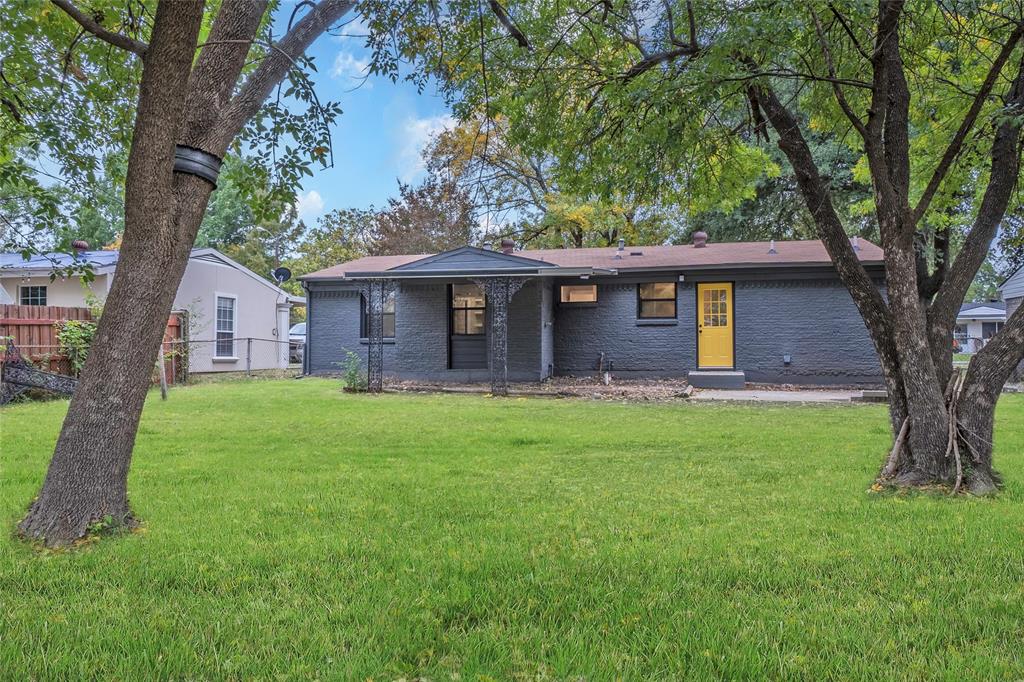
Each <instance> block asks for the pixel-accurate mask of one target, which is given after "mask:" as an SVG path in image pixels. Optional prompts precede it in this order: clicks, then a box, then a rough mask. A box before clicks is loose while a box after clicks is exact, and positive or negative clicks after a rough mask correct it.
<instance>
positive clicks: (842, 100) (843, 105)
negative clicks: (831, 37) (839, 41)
mask: <svg viewBox="0 0 1024 682" xmlns="http://www.w3.org/2000/svg"><path fill="white" fill-rule="evenodd" d="M809 9H810V12H811V18H812V19H814V30H815V32H816V33H817V34H818V43H820V44H821V52H822V55H824V57H825V64H826V66H827V67H828V75H829V78H831V79H832V92H833V93H834V94H835V98H836V101H837V102H838V103H839V108H840V109H842V110H843V113H844V114H846V118H848V119H850V123H852V124H853V127H854V128H855V129H856V130H857V132H858V133H860V136H861V137H862V138H866V137H867V134H868V131H867V128H865V127H864V122H863V121H862V120H860V116H858V115H857V114H856V113H855V112H854V111H853V108H852V107H851V106H850V103H849V102H848V101H847V100H846V95H844V94H843V89H842V88H841V87H840V86H839V83H838V81H837V80H836V79H837V76H836V67H835V62H834V61H832V50H831V49H829V46H828V40H827V39H826V38H825V30H824V29H823V28H822V26H821V20H820V19H818V13H817V12H815V11H814V8H813V7H809Z"/></svg>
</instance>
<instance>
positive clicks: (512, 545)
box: [0, 378, 1024, 681]
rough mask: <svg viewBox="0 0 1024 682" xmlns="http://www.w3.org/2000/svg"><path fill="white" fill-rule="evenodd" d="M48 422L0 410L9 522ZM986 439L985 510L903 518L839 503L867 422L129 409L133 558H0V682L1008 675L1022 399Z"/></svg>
mask: <svg viewBox="0 0 1024 682" xmlns="http://www.w3.org/2000/svg"><path fill="white" fill-rule="evenodd" d="M268 406H277V407H279V408H280V409H269V407H268ZM66 411H67V405H66V402H64V401H53V402H48V403H36V404H28V405H22V406H16V407H9V408H3V409H2V411H0V421H2V426H3V435H2V437H3V441H2V447H0V472H3V475H2V476H0V491H2V493H0V517H2V518H4V519H7V522H8V524H10V523H12V522H13V520H14V519H17V518H19V517H20V516H21V515H22V514H23V513H24V511H25V508H24V502H25V500H28V499H30V498H31V497H32V495H33V494H35V493H36V492H37V489H38V484H39V481H40V480H41V478H42V476H43V475H44V474H45V471H46V465H47V462H48V460H49V452H48V449H47V447H46V446H47V445H49V444H52V443H53V442H54V440H55V439H56V438H57V434H58V431H59V429H60V422H61V420H62V419H63V417H64V414H65V412H66ZM995 439H996V448H997V449H998V455H997V456H998V459H999V462H1000V469H1001V470H1002V472H1003V473H1004V474H1005V479H1006V488H1005V490H1004V491H1003V494H1001V495H1000V496H998V497H996V498H991V499H985V500H971V499H967V498H965V499H959V500H952V499H949V498H947V497H944V496H934V497H933V496H919V497H916V498H913V503H912V504H909V503H908V498H907V497H904V496H881V495H869V494H866V493H865V492H864V490H865V488H867V486H868V485H869V483H870V481H871V478H872V476H873V475H874V474H875V473H876V471H877V468H878V463H879V461H881V459H882V458H883V457H884V453H885V452H887V450H888V448H889V446H890V445H891V442H890V434H889V432H888V419H887V416H886V411H885V408H884V406H881V405H879V406H862V407H836V406H822V407H795V406H779V407H772V406H769V405H757V406H755V407H745V406H728V405H721V404H718V405H675V404H656V403H646V404H643V405H638V404H622V403H621V402H618V401H592V400H550V399H543V398H538V399H522V400H492V399H487V398H482V397H477V396H459V395H432V396H413V395H390V394H385V395H382V396H375V397H368V396H365V395H348V394H341V393H340V392H339V391H338V386H337V381H336V380H327V379H324V380H321V379H314V378H306V379H303V380H302V381H294V380H291V379H289V380H283V381H265V382H264V381H260V382H251V381H250V382H242V383H221V384H213V385H207V386H198V387H193V388H187V389H182V390H179V391H177V392H176V393H175V394H174V396H173V398H172V399H171V400H168V401H167V402H161V401H160V400H159V394H158V393H157V392H156V391H153V392H152V393H151V394H150V400H149V401H148V402H147V404H146V409H145V411H144V412H143V414H142V421H141V425H140V429H139V436H138V447H137V450H136V456H135V458H134V461H133V464H132V475H131V499H132V504H133V507H134V509H135V511H136V512H137V513H138V515H139V516H140V517H141V518H142V519H143V520H144V521H145V523H146V526H145V527H143V528H142V529H141V530H140V531H137V532H138V533H139V534H138V535H133V536H126V537H121V538H118V539H113V540H109V541H108V540H104V541H102V542H100V543H99V544H96V545H90V546H89V547H88V548H86V549H84V550H81V551H73V552H65V553H63V554H53V555H49V556H43V557H40V556H38V555H37V554H35V553H34V552H32V551H31V550H29V549H27V548H26V547H25V546H24V545H22V544H21V543H18V542H16V541H14V540H12V539H11V538H10V534H9V533H8V534H4V536H3V538H2V539H0V579H2V580H3V581H4V584H5V585H7V586H9V587H8V589H5V590H4V592H3V608H2V609H0V632H3V637H2V639H0V669H2V670H3V674H4V676H5V677H9V678H14V679H77V678H82V677H89V678H94V679H95V678H102V679H121V680H138V679H186V678H187V679H204V680H206V679H247V680H248V679H259V680H262V679H275V678H284V679H295V678H302V679H316V678H318V679H323V680H363V679H367V678H371V677H372V678H373V679H388V680H390V679H399V678H405V679H408V680H412V679H430V680H450V679H454V678H455V677H456V675H457V676H458V677H460V678H461V679H462V680H467V681H468V680H487V679H491V680H515V679H537V678H542V679H552V680H563V679H573V680H575V679H580V678H584V679H587V680H608V679H616V678H621V679H624V680H666V679H667V680H671V679H693V680H712V679H732V680H755V679H772V680H783V679H785V680H835V679H843V680H878V681H882V680H903V679H908V678H912V679H919V680H925V679H950V680H954V679H955V680H985V679H1018V678H1021V677H1022V676H1024V656H1022V655H1021V651H1020V620H1021V619H1020V611H1021V606H1022V596H1021V584H1022V581H1024V537H1022V535H1024V532H1022V530H1021V529H1022V528H1024V496H1022V491H1024V488H1022V481H1024V399H1022V396H1013V395H1007V396H1004V397H1003V398H1002V400H1001V401H1000V404H999V409H998V413H997V417H996V432H995ZM979 538H983V539H985V543H984V547H983V548H979V545H978V543H977V542H974V541H973V540H975V539H979ZM225 614H230V617H225ZM268 623H272V624H273V625H274V627H268ZM83 633H88V636H87V637H86V636H83ZM41 637H42V638H44V640H45V655H43V654H42V653H41V649H40V647H41V646H42V641H43V640H41V639H40V638H41Z"/></svg>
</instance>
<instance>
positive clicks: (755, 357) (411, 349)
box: [300, 238, 885, 386]
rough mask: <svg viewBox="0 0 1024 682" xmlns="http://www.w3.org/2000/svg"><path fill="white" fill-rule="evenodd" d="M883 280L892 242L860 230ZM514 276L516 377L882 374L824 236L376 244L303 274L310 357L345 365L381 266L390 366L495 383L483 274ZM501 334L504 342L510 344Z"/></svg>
mask: <svg viewBox="0 0 1024 682" xmlns="http://www.w3.org/2000/svg"><path fill="white" fill-rule="evenodd" d="M855 248H856V249H857V254H858V256H859V257H860V260H861V263H862V264H863V265H864V267H865V269H866V270H867V272H868V273H869V275H870V276H871V277H872V279H873V280H874V281H875V282H876V284H877V285H878V286H879V287H884V277H885V275H884V265H883V262H882V250H881V249H880V248H878V247H877V246H875V245H874V244H871V243H868V242H866V241H864V240H860V241H859V243H856V242H855ZM506 277H508V278H513V279H516V280H519V282H520V283H521V284H522V288H521V289H520V290H519V291H518V292H516V293H514V295H513V296H512V298H511V299H510V302H509V304H508V324H507V337H506V338H507V339H508V341H507V345H508V354H507V357H508V361H507V368H508V377H509V379H510V380H512V381H538V380H542V379H545V378H547V377H550V376H553V375H577V376H578V375H587V374H590V375H592V374H594V373H595V372H597V371H598V369H599V368H603V369H611V370H612V372H613V373H614V374H615V375H617V376H665V377H688V378H689V380H690V382H691V383H694V384H703V385H728V386H737V385H738V386H742V385H743V382H744V381H755V382H777V383H778V382H782V383H805V384H851V383H881V381H882V377H881V369H880V367H879V363H878V359H877V357H876V355H875V350H874V346H873V345H872V343H871V340H870V338H869V336H868V333H867V330H866V328H865V326H864V322H863V320H862V319H861V317H860V315H859V313H858V311H857V308H856V307H855V305H854V303H853V300H852V298H851V297H850V294H849V292H848V291H847V290H846V288H845V287H844V286H843V284H842V282H840V281H839V278H838V276H837V274H836V270H835V267H834V265H833V264H832V262H831V259H830V258H829V255H828V253H827V252H826V250H825V247H824V245H823V244H822V243H821V242H820V241H785V242H782V241H780V242H771V243H769V242H745V243H723V244H707V243H706V242H705V241H704V240H703V239H700V238H698V239H696V240H695V243H694V244H692V245H684V246H637V247H627V246H625V245H624V244H620V246H619V248H616V247H609V248H585V249H551V250H526V251H514V250H513V247H512V245H511V244H510V243H507V244H503V247H502V250H501V251H493V250H490V249H488V248H483V249H481V248H476V247H468V246H467V247H463V248H460V249H455V250H452V251H448V252H444V253H438V254H422V255H407V256H376V257H367V258H360V259H358V260H355V261H351V262H348V263H342V264H339V265H336V266H334V267H331V268H327V269H325V270H321V271H319V272H314V273H310V274H307V275H304V276H302V277H301V278H300V279H301V280H302V281H303V286H304V287H305V288H306V291H307V297H306V298H307V301H308V306H307V327H306V331H307V335H306V353H305V361H304V362H305V366H304V370H305V372H307V373H312V374H315V373H319V372H330V371H336V369H337V363H338V362H340V361H341V360H342V359H343V357H344V351H345V349H348V350H353V351H358V350H360V348H362V349H364V352H365V349H366V348H367V346H368V344H369V339H368V332H367V330H368V328H369V323H368V313H367V306H366V301H365V298H364V296H363V294H362V291H363V288H362V287H365V286H367V283H368V282H372V281H375V280H376V281H379V280H384V281H386V282H388V286H389V287H393V288H394V291H395V293H394V294H393V295H392V296H391V297H390V298H388V299H387V302H386V304H385V306H384V312H383V320H382V326H383V330H384V337H385V338H384V345H383V357H384V373H385V374H387V375H391V376H394V377H398V378H409V379H426V380H432V381H455V382H460V381H486V380H487V377H488V368H489V366H490V364H491V362H492V360H491V358H492V357H493V351H492V347H493V344H491V343H490V341H491V338H492V336H493V335H495V334H502V333H504V332H505V330H504V329H502V328H500V327H495V326H494V324H493V316H492V314H491V313H492V308H493V301H491V300H490V299H489V298H488V296H487V295H486V294H485V290H484V287H482V286H481V285H482V284H485V283H486V282H487V280H488V279H490V278H506ZM499 347H500V345H499Z"/></svg>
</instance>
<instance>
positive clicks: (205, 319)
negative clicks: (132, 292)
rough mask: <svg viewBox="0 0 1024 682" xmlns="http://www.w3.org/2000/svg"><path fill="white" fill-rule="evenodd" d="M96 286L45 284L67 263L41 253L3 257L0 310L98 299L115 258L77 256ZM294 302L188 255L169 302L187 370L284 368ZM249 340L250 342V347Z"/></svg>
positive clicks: (222, 261)
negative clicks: (182, 331)
mask: <svg viewBox="0 0 1024 682" xmlns="http://www.w3.org/2000/svg"><path fill="white" fill-rule="evenodd" d="M75 258H77V259H80V260H83V261H86V262H88V263H89V264H90V266H91V269H92V272H93V274H94V276H95V279H94V280H93V281H92V282H91V283H89V284H88V285H83V283H82V281H81V277H79V276H77V275H76V276H72V277H68V278H60V277H58V278H56V279H55V280H54V281H52V282H51V281H50V273H51V272H52V271H53V269H54V267H55V265H56V266H60V267H67V266H68V265H71V264H72V262H73V261H72V257H71V256H69V255H68V254H46V255H42V256H35V257H33V258H32V259H30V260H28V261H26V260H24V259H23V258H22V256H21V254H16V253H14V254H12V253H5V254H0V303H14V304H18V305H44V306H68V307H75V306H86V305H88V302H87V300H86V298H87V295H88V292H89V291H91V292H92V293H93V294H94V295H95V296H96V298H98V299H99V300H101V301H102V300H103V299H105V298H106V297H107V294H108V293H109V292H110V287H111V284H112V282H113V280H114V277H115V276H116V272H117V259H118V252H117V251H80V252H78V254H77V255H76V256H75ZM293 305H305V299H303V298H301V297H299V296H292V295H291V294H289V293H288V292H286V291H284V290H283V289H281V288H280V287H278V286H276V285H274V284H273V283H271V282H270V281H268V280H266V279H264V278H263V277H260V276H259V275H257V274H256V273H255V272H253V271H252V270H249V269H248V268H246V267H245V266H243V265H240V264H239V263H236V262H235V261H233V260H232V259H230V258H228V257H227V256H225V255H224V254H222V253H220V252H219V251H217V250H216V249H193V250H192V253H191V255H190V256H189V261H188V266H187V267H186V268H185V274H184V276H183V277H182V280H181V284H180V285H178V292H177V294H175V297H174V310H175V311H182V312H185V313H186V315H187V320H188V329H187V337H188V341H189V370H190V371H192V372H225V371H240V370H246V369H274V368H286V367H287V366H288V321H289V312H290V309H291V307H292V306H293ZM250 339H251V340H250Z"/></svg>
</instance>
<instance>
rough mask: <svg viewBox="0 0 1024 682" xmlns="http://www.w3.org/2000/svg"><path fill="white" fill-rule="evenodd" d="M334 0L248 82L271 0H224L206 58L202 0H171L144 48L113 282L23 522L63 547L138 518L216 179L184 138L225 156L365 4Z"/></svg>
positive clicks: (24, 530)
mask: <svg viewBox="0 0 1024 682" xmlns="http://www.w3.org/2000/svg"><path fill="white" fill-rule="evenodd" d="M353 4H354V3H353V2H352V0H321V2H320V3H318V4H317V5H315V6H314V7H313V8H312V9H311V10H310V11H309V12H308V13H307V14H306V15H305V16H304V17H303V18H302V19H300V20H299V21H298V22H297V23H295V24H294V26H292V28H291V29H290V30H289V31H288V33H287V34H286V35H285V37H284V38H283V39H282V40H281V41H280V42H278V43H276V44H275V46H274V50H272V51H271V52H270V54H269V55H268V56H266V57H265V58H264V59H263V61H262V62H261V63H260V65H259V66H258V67H257V68H256V69H255V70H254V71H253V72H252V73H251V74H250V75H249V76H248V78H247V80H246V81H245V84H244V85H243V87H242V88H241V89H240V90H238V91H237V94H236V92H235V90H236V85H237V83H238V78H239V75H240V74H241V71H242V68H243V67H244V65H245V63H246V56H247V55H248V53H249V48H250V45H251V42H252V40H253V38H254V36H255V35H256V31H257V29H258V27H259V25H260V22H261V20H262V19H263V16H264V14H265V12H266V8H267V0H232V2H231V3H222V5H221V8H220V10H219V12H218V14H217V18H216V20H215V21H214V24H213V26H212V28H211V29H210V35H209V37H208V40H207V45H206V47H204V48H203V50H202V51H201V52H200V54H199V57H198V59H196V58H195V54H196V42H197V39H198V35H199V28H200V25H201V23H202V19H203V6H204V2H203V0H161V2H159V4H158V5H157V11H156V17H155V20H154V23H153V31H152V35H151V42H150V44H149V46H148V47H147V48H146V49H145V57H144V61H143V71H142V81H141V84H140V89H139V104H138V109H137V113H136V119H135V129H134V131H133V135H132V147H131V152H130V154H129V157H128V173H127V178H126V182H125V230H124V237H123V241H122V245H121V252H120V257H119V259H118V267H117V274H116V276H115V277H114V282H113V286H112V288H111V291H110V295H109V296H108V298H107V301H106V303H105V306H104V313H103V317H102V318H101V319H100V323H99V328H98V329H97V333H96V339H95V340H94V342H93V344H92V347H91V349H90V352H89V357H88V358H87V360H86V363H85V367H84V369H83V371H82V376H81V379H80V381H79V384H78V388H77V390H76V391H75V394H74V396H73V397H72V399H71V404H70V406H69V408H68V413H67V416H66V417H65V419H64V425H63V428H62V429H61V434H60V437H59V439H58V441H57V447H56V449H55V451H54V455H53V459H52V460H51V462H50V468H49V470H48V471H47V474H46V479H45V481H44V482H43V488H42V490H41V492H40V493H39V496H38V497H37V498H36V499H35V500H34V501H33V502H32V504H31V506H30V507H29V510H28V513H27V515H26V516H25V518H24V519H23V520H22V521H21V523H19V525H18V531H19V533H20V534H21V535H22V536H23V537H26V538H29V539H32V540H40V541H43V542H45V543H46V544H47V545H50V546H57V545H64V544H68V543H70V542H73V541H74V540H76V539H78V538H81V537H82V536H83V535H85V534H86V533H87V532H88V530H89V528H90V527H91V526H92V525H93V524H95V523H101V524H102V525H104V526H110V525H115V526H116V525H123V524H132V523H133V519H132V513H131V509H130V507H129V505H128V495H127V479H128V469H129V466H130V464H131V458H132V449H133V447H134V444H135V436H136V433H137V431H138V425H139V418H140V417H141V414H142V407H143V404H144V402H145V399H146V393H147V391H148V389H149V384H150V376H151V372H152V366H153V358H154V357H156V354H157V352H158V350H159V348H160V345H161V343H162V341H163V334H164V329H165V328H166V325H167V318H168V316H169V315H170V311H171V306H172V304H173V301H174V295H175V293H176V291H177V289H178V285H179V283H180V282H181V278H182V275H183V274H184V271H185V267H186V265H187V264H188V258H189V253H190V250H191V248H192V244H193V243H194V242H195V237H196V233H197V232H198V230H199V225H200V222H201V221H202V218H203V214H204V213H205V212H206V205H207V202H208V200H209V198H210V194H211V192H212V190H213V185H211V184H210V183H209V182H208V181H206V180H203V179H200V178H198V177H196V176H194V175H189V174H185V173H177V172H174V170H173V168H174V152H175V146H176V144H179V143H180V144H183V145H186V146H189V147H193V148H196V149H199V150H202V151H205V152H207V153H210V154H213V155H214V156H216V157H218V158H221V157H223V155H224V153H225V150H226V149H227V147H228V145H229V144H230V143H231V141H232V140H233V139H234V138H235V136H236V135H237V134H238V132H239V130H241V128H242V126H243V125H244V124H245V122H246V121H247V120H249V118H251V117H252V116H253V115H254V114H255V113H256V112H257V110H258V109H259V107H260V106H261V105H262V103H263V102H264V100H265V99H266V97H267V96H268V94H269V93H270V92H271V90H272V89H273V88H274V87H275V85H276V84H278V83H280V82H281V79H282V78H283V77H284V76H285V74H286V73H287V71H288V70H289V69H290V68H293V66H294V63H295V59H296V57H298V56H299V55H301V54H302V53H303V52H305V50H306V49H307V48H308V47H309V45H310V44H311V43H312V42H313V40H314V39H316V37H318V36H319V35H321V34H322V33H323V32H324V31H325V30H326V29H327V28H328V27H329V26H330V25H331V24H332V23H334V22H336V21H337V20H338V19H340V18H341V17H342V16H343V15H344V14H345V13H346V12H347V11H348V10H350V9H351V8H352V6H353Z"/></svg>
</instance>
